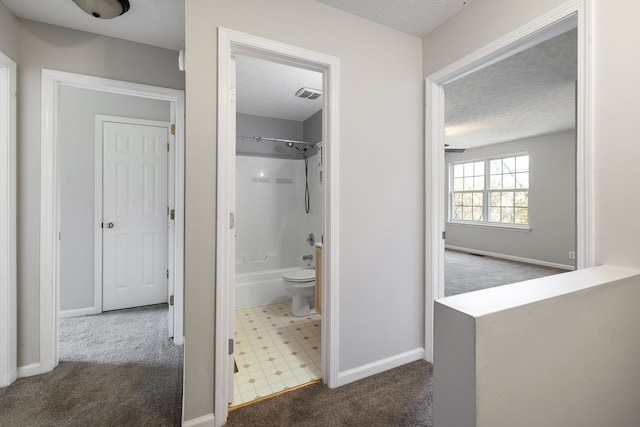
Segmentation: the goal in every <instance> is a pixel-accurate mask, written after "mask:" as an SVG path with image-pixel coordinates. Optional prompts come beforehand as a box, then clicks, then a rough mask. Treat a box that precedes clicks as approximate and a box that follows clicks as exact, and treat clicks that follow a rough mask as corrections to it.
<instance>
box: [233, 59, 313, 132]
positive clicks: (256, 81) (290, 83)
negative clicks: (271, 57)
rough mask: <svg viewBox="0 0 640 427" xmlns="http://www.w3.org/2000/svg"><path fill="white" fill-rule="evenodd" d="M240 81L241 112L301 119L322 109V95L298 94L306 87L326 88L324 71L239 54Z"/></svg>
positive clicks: (239, 99) (239, 101) (237, 66)
mask: <svg viewBox="0 0 640 427" xmlns="http://www.w3.org/2000/svg"><path fill="white" fill-rule="evenodd" d="M236 81H237V91H236V92H237V101H236V110H237V111H238V113H244V114H253V115H254V116H263V117H273V118H276V119H285V120H295V121H298V122H301V121H304V120H306V119H308V118H309V116H311V115H313V114H314V113H316V112H317V111H319V110H321V109H322V104H323V100H324V97H322V96H321V97H319V98H317V99H313V100H310V99H303V98H298V97H297V96H295V93H296V92H297V91H298V89H300V88H303V87H308V88H311V89H318V90H320V91H321V90H322V74H321V73H318V72H315V71H308V70H304V69H302V68H295V67H292V66H289V65H283V64H278V63H275V62H269V61H265V60H262V59H257V58H251V57H248V56H237V57H236Z"/></svg>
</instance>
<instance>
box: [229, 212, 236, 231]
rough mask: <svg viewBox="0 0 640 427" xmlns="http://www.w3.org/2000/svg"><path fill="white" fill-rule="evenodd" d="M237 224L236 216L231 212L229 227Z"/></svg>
mask: <svg viewBox="0 0 640 427" xmlns="http://www.w3.org/2000/svg"><path fill="white" fill-rule="evenodd" d="M235 226H236V216H235V215H234V213H233V212H230V213H229V228H233V227H235Z"/></svg>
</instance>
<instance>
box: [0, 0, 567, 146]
mask: <svg viewBox="0 0 640 427" xmlns="http://www.w3.org/2000/svg"><path fill="white" fill-rule="evenodd" d="M1 1H2V2H3V3H4V4H5V5H6V6H7V7H8V8H9V10H10V11H11V12H12V13H13V14H14V15H16V16H17V17H20V18H23V19H29V20H33V21H39V22H44V23H48V24H53V25H58V26H62V27H67V28H72V29H77V30H82V31H87V32H91V33H96V34H102V35H106V36H110V37H116V38H120V39H124V40H131V41H135V42H139V43H144V44H148V45H152V46H158V47H163V48H167V49H173V50H179V49H181V48H183V47H184V0H153V1H150V0H147V1H143V0H136V1H132V2H131V9H130V10H129V12H127V13H126V14H125V15H123V16H120V17H117V18H115V19H112V20H99V19H95V18H92V17H91V16H89V15H87V14H86V13H84V12H82V11H81V10H80V9H79V8H78V7H77V6H76V5H75V4H74V3H73V2H72V1H71V0H1ZM316 1H319V2H321V3H324V4H327V5H329V6H332V7H336V8H338V9H341V10H344V11H347V12H349V13H353V14H355V15H358V16H361V17H363V18H366V19H369V20H372V21H375V22H378V23H380V24H382V25H386V26H389V27H392V28H396V29H398V30H400V31H403V32H406V33H409V34H414V35H417V36H423V35H425V34H427V33H428V32H430V31H432V30H433V29H435V28H436V27H438V26H439V25H440V24H442V23H443V22H444V21H446V20H448V19H449V18H451V17H452V16H453V15H455V14H456V13H457V12H459V11H460V10H461V9H463V8H464V7H466V5H468V4H470V3H471V2H472V0H467V1H464V0H316ZM575 47H576V39H575V31H573V32H570V33H568V34H566V35H562V36H559V37H557V38H556V39H552V40H550V41H548V42H545V43H543V44H542V45H540V46H536V47H533V48H531V49H529V50H527V51H525V52H522V53H520V54H518V55H515V56H514V57H512V58H509V59H507V60H505V61H503V62H500V63H498V64H495V65H493V66H491V67H488V68H486V69H484V70H481V71H478V72H476V73H474V74H472V75H469V76H467V77H465V78H463V79H460V80H458V81H455V82H453V83H451V84H449V85H447V87H446V88H445V90H446V135H447V142H448V143H449V144H451V145H452V146H454V147H455V146H458V147H471V146H474V145H485V144H491V143H497V142H503V141H509V140H514V139H520V138H526V137H529V136H534V135H540V134H544V133H551V132H556V131H561V130H565V129H570V128H573V127H574V123H573V122H574V108H575V107H574V104H575V102H574V101H575V99H574V83H573V82H574V81H575V75H576V48H575ZM243 61H244V62H243ZM176 62H177V58H176ZM314 74H315V76H314ZM238 82H239V85H240V86H241V87H240V90H239V91H238V111H239V112H243V113H246V114H254V115H261V116H266V117H276V118H282V119H289V120H298V121H301V120H304V119H306V118H308V117H309V116H310V115H311V114H313V113H314V112H315V111H318V110H319V109H320V108H321V105H322V100H323V98H322V97H320V98H319V99H318V100H316V101H309V100H303V99H299V98H295V97H294V96H293V94H294V93H295V92H296V91H297V90H298V89H299V88H300V87H303V86H308V87H311V88H314V89H321V88H322V86H321V84H322V83H321V76H320V74H318V73H309V72H307V71H304V70H300V69H295V68H292V67H287V68H285V67H284V66H282V65H278V64H274V63H269V62H266V61H258V60H254V59H251V58H241V59H240V61H239V62H238ZM381 84H384V83H381ZM243 88H246V89H243Z"/></svg>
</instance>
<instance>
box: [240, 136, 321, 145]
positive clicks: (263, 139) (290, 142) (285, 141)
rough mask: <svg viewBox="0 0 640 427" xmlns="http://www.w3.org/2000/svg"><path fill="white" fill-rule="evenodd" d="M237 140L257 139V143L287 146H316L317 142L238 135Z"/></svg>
mask: <svg viewBox="0 0 640 427" xmlns="http://www.w3.org/2000/svg"><path fill="white" fill-rule="evenodd" d="M236 138H244V139H255V140H256V141H257V142H260V141H273V142H284V143H286V144H304V145H316V143H315V142H306V141H296V140H295V139H282V138H269V137H266V136H248V135H236Z"/></svg>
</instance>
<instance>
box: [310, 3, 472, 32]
mask: <svg viewBox="0 0 640 427" xmlns="http://www.w3.org/2000/svg"><path fill="white" fill-rule="evenodd" d="M316 1H318V2H320V3H324V4H327V5H329V6H333V7H335V8H337V9H341V10H344V11H345V12H349V13H352V14H354V15H358V16H361V17H363V18H366V19H369V20H371V21H374V22H377V23H379V24H382V25H385V26H387V27H391V28H395V29H396V30H399V31H402V32H405V33H409V34H413V35H414V36H418V37H423V36H425V35H426V34H427V33H429V32H431V31H433V30H434V29H436V28H437V27H438V26H439V25H440V24H442V23H443V22H445V21H446V20H448V19H449V18H451V17H452V16H453V15H455V14H456V13H458V12H459V11H460V10H461V9H463V8H464V7H465V6H467V5H468V4H470V3H472V2H473V0H316Z"/></svg>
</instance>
